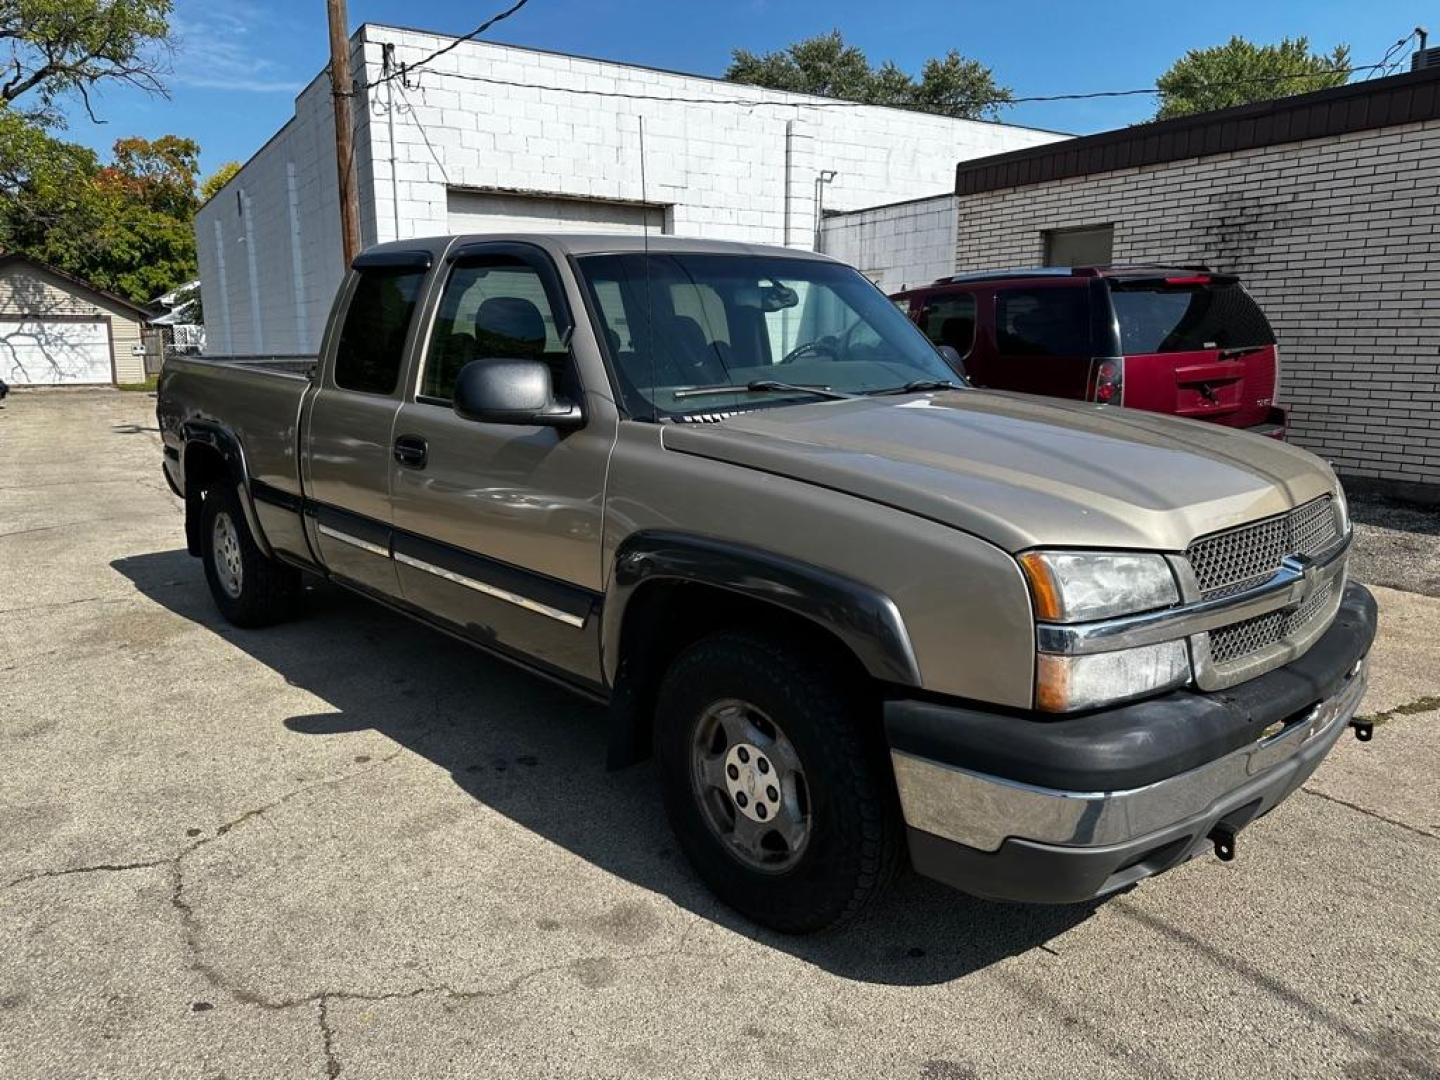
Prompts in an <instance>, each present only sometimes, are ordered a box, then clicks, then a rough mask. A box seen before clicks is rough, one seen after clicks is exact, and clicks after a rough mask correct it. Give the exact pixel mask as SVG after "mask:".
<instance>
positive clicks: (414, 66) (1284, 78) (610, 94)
mask: <svg viewBox="0 0 1440 1080" xmlns="http://www.w3.org/2000/svg"><path fill="white" fill-rule="evenodd" d="M529 2H530V0H516V2H515V3H513V4H511V5H510V7H508V8H506V9H505V10H504V11H501V12H499V13H498V14H496V15H492V16H491V17H490V18H488V19H486V20H485V21H484V22H482V23H481V24H480V25H479V26H477V27H475V29H474V30H471V31H470V32H469V33H468V34H465V35H463V36H461V37H458V38H456V39H455V40H454V41H451V42H449V43H447V44H446V45H444V46H442V47H441V48H439V49H436V50H435V51H434V52H432V53H429V54H428V55H426V56H424V57H422V58H421V59H419V60H417V61H415V62H414V63H411V64H400V65H399V66H398V67H396V68H395V69H394V70H391V71H387V72H385V73H384V74H382V75H381V76H380V77H379V78H378V79H375V80H373V81H372V82H367V83H362V84H358V85H357V86H356V87H355V92H356V93H358V92H359V91H361V90H369V89H372V88H374V87H376V86H380V85H382V84H384V83H388V82H390V81H391V80H393V79H402V80H404V79H407V77H408V76H409V75H410V74H411V73H416V72H420V71H427V70H428V71H431V72H432V73H433V74H435V75H438V76H441V77H443V78H447V79H461V80H463V81H466V82H478V83H486V84H488V85H491V86H506V87H512V88H516V89H526V90H551V91H554V92H556V93H563V94H575V95H578V96H581V97H605V98H617V99H622V100H628V101H660V102H668V103H671V104H679V105H743V106H751V107H753V106H780V107H793V108H818V109H825V108H830V109H837V108H838V109H853V108H865V107H872V106H875V105H881V106H885V107H889V108H896V109H906V110H910V111H913V112H926V111H928V110H926V109H925V108H924V107H922V106H919V105H908V104H903V103H896V104H890V105H888V106H886V103H883V102H865V101H842V100H840V99H838V98H837V99H834V100H830V101H792V100H783V99H774V100H765V99H763V98H715V97H705V98H700V97H693V98H692V97H673V96H669V95H661V94H637V93H628V92H625V91H621V90H590V89H583V88H580V87H573V86H555V85H552V84H548V83H529V82H521V81H519V80H515V79H497V78H493V77H490V76H485V75H472V74H467V73H465V72H459V71H435V70H434V69H431V68H429V65H430V64H431V63H433V62H434V61H435V60H437V59H439V58H440V57H442V56H444V55H446V54H447V53H449V52H451V51H453V50H454V49H457V48H459V47H460V45H462V44H463V43H465V42H467V41H474V40H475V39H476V38H478V37H479V36H480V35H481V34H483V33H485V31H486V30H489V29H490V28H491V27H492V26H494V25H495V24H496V23H498V22H502V21H503V20H505V19H508V18H510V17H511V16H512V15H514V14H515V13H516V12H518V11H519V10H520V9H521V8H523V7H524V6H525V5H526V4H528V3H529ZM1417 33H1419V29H1418V28H1417V29H1415V30H1412V31H1410V33H1409V34H1407V35H1406V36H1405V37H1403V38H1401V39H1400V40H1399V41H1397V42H1396V43H1395V44H1394V45H1392V46H1391V47H1390V48H1389V49H1388V50H1387V51H1386V53H1385V55H1384V56H1383V57H1381V58H1380V62H1379V63H1376V64H1361V65H1358V66H1355V67H1348V68H1331V69H1330V70H1328V71H1305V72H1295V73H1294V74H1289V75H1256V76H1254V77H1252V78H1248V79H1232V80H1228V81H1225V82H1218V83H1200V84H1198V85H1197V86H1195V87H1193V89H1195V90H1223V89H1229V88H1232V87H1238V86H1253V85H1256V84H1260V83H1277V82H1281V83H1283V82H1290V81H1292V80H1296V79H1329V78H1333V77H1334V76H1336V75H1344V76H1346V77H1347V78H1348V77H1349V76H1351V75H1355V74H1358V73H1360V72H1362V71H1363V72H1368V73H1369V74H1368V75H1367V76H1366V78H1370V77H1372V76H1373V75H1374V73H1375V72H1376V71H1382V70H1383V69H1385V66H1386V64H1387V63H1388V62H1389V61H1390V58H1391V57H1392V56H1393V55H1394V54H1395V52H1396V50H1398V49H1401V48H1404V46H1405V44H1406V43H1407V42H1408V41H1410V40H1411V39H1412V38H1413V37H1414V36H1415V35H1416V34H1417ZM1398 64H1399V61H1396V62H1395V64H1392V65H1391V67H1392V68H1393V67H1395V66H1398ZM1385 74H1388V71H1386V72H1385ZM407 85H408V83H407ZM737 85H747V84H737ZM1164 92H1165V91H1163V90H1161V89H1160V87H1158V86H1147V87H1140V88H1136V89H1133V90H1092V91H1085V92H1079V93H1069V94H1028V95H1025V96H1023V97H1011V96H1008V95H1007V96H1006V97H1003V98H1002V97H996V98H988V99H984V100H980V101H972V102H969V103H968V104H969V105H971V106H973V107H974V108H987V107H989V106H993V105H1024V104H1031V103H1036V102H1053V101H1092V100H1096V99H1101V98H1121V97H1142V96H1146V95H1150V94H1163V93H1164Z"/></svg>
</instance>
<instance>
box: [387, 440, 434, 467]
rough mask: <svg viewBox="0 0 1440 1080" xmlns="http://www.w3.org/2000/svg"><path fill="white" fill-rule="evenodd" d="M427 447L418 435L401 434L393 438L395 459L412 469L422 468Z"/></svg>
mask: <svg viewBox="0 0 1440 1080" xmlns="http://www.w3.org/2000/svg"><path fill="white" fill-rule="evenodd" d="M428 453H429V447H428V446H426V444H425V440H424V439H422V438H421V437H420V436H419V435H401V436H400V437H399V438H398V439H396V440H395V460H396V461H398V462H399V463H400V464H401V465H408V466H410V468H412V469H423V468H424V467H425V459H426V456H427V455H428Z"/></svg>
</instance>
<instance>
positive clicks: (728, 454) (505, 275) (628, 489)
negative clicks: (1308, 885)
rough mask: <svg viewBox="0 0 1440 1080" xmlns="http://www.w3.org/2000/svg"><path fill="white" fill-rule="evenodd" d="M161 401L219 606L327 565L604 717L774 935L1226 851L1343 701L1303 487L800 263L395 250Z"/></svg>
mask: <svg viewBox="0 0 1440 1080" xmlns="http://www.w3.org/2000/svg"><path fill="white" fill-rule="evenodd" d="M158 415H159V421H160V427H161V430H162V432H163V434H164V469H165V475H166V477H167V478H168V480H169V482H170V483H171V485H172V486H173V487H174V489H175V491H176V492H177V493H178V494H180V495H181V496H182V497H183V498H184V500H185V508H186V515H185V531H186V537H187V540H188V544H189V549H190V551H191V552H192V553H193V554H194V555H196V556H199V557H200V558H201V560H202V564H203V566H204V571H205V574H206V577H207V578H208V580H209V584H210V588H211V591H212V592H213V594H214V597H215V602H216V603H217V604H218V606H219V608H220V610H221V611H222V612H223V613H224V615H225V616H226V617H227V618H228V619H230V620H231V621H232V622H234V623H236V624H238V625H241V626H261V625H264V624H267V623H272V622H274V621H276V620H279V619H283V618H287V617H290V616H292V615H294V614H295V613H296V609H297V603H298V599H299V596H300V582H301V578H302V575H303V574H307V573H308V574H314V575H320V576H323V577H325V578H328V579H329V580H331V581H334V582H336V583H337V584H339V585H342V586H344V587H346V588H350V589H354V590H356V591H358V592H361V593H363V594H365V595H366V596H369V597H372V598H374V599H375V600H376V601H378V602H380V603H383V604H386V605H389V606H390V607H392V608H394V609H396V610H398V611H401V612H404V613H405V614H407V615H410V616H412V617H414V618H416V619H419V620H421V621H422V622H425V623H427V624H428V625H430V626H433V627H436V628H438V629H440V630H442V631H445V632H447V633H450V634H453V635H455V636H456V637H459V638H461V639H463V640H465V641H468V642H471V643H473V644H474V645H475V646H477V647H478V648H481V649H484V650H486V651H488V652H490V653H492V654H494V655H496V656H499V657H501V658H503V659H505V660H508V661H511V662H513V663H516V664H520V665H522V666H524V667H526V668H528V669H529V670H531V671H533V672H535V673H537V674H539V675H542V676H544V677H546V678H549V679H553V680H556V681H558V682H560V683H562V684H564V685H565V686H567V687H570V688H571V689H573V690H575V691H577V692H578V693H581V694H584V695H587V696H589V697H591V698H594V699H597V700H600V701H604V702H608V703H609V706H610V709H609V714H608V715H609V721H608V722H609V724H610V725H611V731H610V759H611V760H610V763H611V765H612V766H616V767H618V766H622V765H626V764H629V763H632V762H635V761H637V760H640V759H642V758H645V757H650V756H653V757H654V759H655V761H656V763H657V765H658V771H659V775H660V781H661V784H662V787H663V791H664V796H665V803H666V807H667V810H668V813H669V816H670V820H671V823H672V825H673V827H674V830H675V833H676V835H677V836H678V838H679V841H680V844H681V846H682V848H683V849H684V851H685V853H686V854H687V856H688V857H689V858H690V860H691V862H692V863H693V865H694V867H695V870H696V872H697V873H698V874H699V875H700V876H701V877H702V878H703V879H704V880H705V881H706V882H707V883H708V884H709V885H710V886H711V888H713V889H714V891H715V892H716V893H718V894H719V896H720V897H722V898H723V899H724V900H725V901H726V902H727V903H729V904H731V905H732V906H734V907H735V908H737V909H738V910H740V911H741V912H743V913H745V914H746V915H748V916H749V917H751V918H753V919H755V920H756V921H758V922H761V923H764V924H767V925H769V926H771V927H774V928H777V929H779V930H782V931H789V932H803V931H810V930H815V929H819V928H821V927H825V926H829V925H832V924H834V923H836V922H838V921H840V920H842V919H845V918H847V917H849V916H851V915H853V914H855V913H856V912H858V911H860V910H861V909H862V908H864V907H865V905H866V904H868V903H869V902H871V901H873V900H874V899H875V897H876V896H878V895H880V894H881V893H882V892H883V890H884V888H885V886H886V884H887V883H888V882H889V880H890V879H891V877H892V875H893V873H894V872H895V870H896V868H897V867H898V866H899V865H901V864H902V863H903V862H904V861H905V860H906V858H907V857H908V860H909V862H910V863H911V864H912V865H913V866H914V868H915V869H916V870H917V871H919V872H920V873H922V874H927V875H930V876H932V877H935V878H938V879H940V880H942V881H945V882H948V883H950V884H952V885H954V886H956V887H958V888H960V889H963V890H966V891H968V892H971V893H975V894H978V895H980V896H986V897H992V898H996V899H1003V900H1022V901H1036V902H1069V901H1078V900H1085V899H1089V898H1092V897H1096V896H1101V895H1104V894H1106V893H1109V892H1113V891H1115V890H1117V889H1121V888H1124V887H1126V886H1129V885H1132V884H1133V883H1135V882H1137V881H1139V880H1140V879H1142V878H1145V877H1147V876H1149V875H1153V874H1156V873H1159V872H1161V871H1163V870H1166V869H1169V868H1171V867H1173V866H1176V865H1178V864H1180V863H1182V862H1184V861H1185V860H1187V859H1190V858H1192V857H1194V856H1197V855H1200V854H1202V853H1208V852H1209V851H1211V850H1212V849H1213V850H1214V851H1215V852H1216V853H1217V854H1218V855H1219V856H1220V857H1221V858H1229V857H1231V856H1233V854H1234V850H1235V837H1236V833H1237V832H1238V831H1239V830H1240V829H1241V828H1243V827H1244V826H1245V825H1246V824H1248V823H1249V822H1251V821H1253V820H1254V819H1255V818H1257V817H1259V816H1260V815H1262V814H1265V813H1267V812H1269V811H1270V810H1271V809H1273V808H1274V807H1275V806H1276V805H1277V804H1278V803H1279V802H1280V801H1281V800H1283V799H1284V798H1285V797H1286V796H1287V795H1288V794H1289V793H1290V792H1291V791H1293V790H1295V788H1296V787H1297V786H1298V785H1299V784H1300V783H1302V782H1303V781H1304V780H1305V778H1306V777H1307V776H1308V775H1309V774H1310V773H1311V771H1313V770H1314V769H1315V768H1316V766H1317V765H1318V764H1319V763H1320V760H1321V759H1322V758H1323V757H1324V756H1325V754H1326V753H1327V752H1328V751H1329V749H1330V747H1331V746H1332V745H1333V744H1334V742H1335V740H1336V739H1337V738H1338V737H1339V736H1340V734H1341V733H1342V732H1343V731H1344V730H1345V729H1346V727H1347V725H1348V724H1351V723H1352V717H1353V715H1354V713H1355V710H1356V707H1357V704H1358V702H1359V699H1360V697H1361V694H1362V693H1363V691H1364V687H1365V674H1366V673H1365V658H1366V654H1367V652H1368V650H1369V648H1370V644H1371V641H1372V639H1373V638H1374V634H1375V605H1374V601H1373V600H1372V598H1371V597H1370V595H1369V594H1368V593H1367V592H1366V591H1365V589H1363V588H1362V587H1361V586H1359V585H1357V584H1353V583H1348V582H1347V580H1346V572H1345V565H1346V552H1347V549H1348V546H1349V544H1350V538H1351V527H1350V522H1349V519H1348V515H1347V511H1346V505H1345V496H1344V493H1343V491H1342V490H1341V487H1340V485H1339V483H1338V482H1337V481H1336V479H1335V476H1334V474H1333V473H1332V472H1331V470H1330V469H1329V468H1328V467H1327V466H1326V465H1325V464H1324V463H1323V462H1321V461H1320V460H1318V459H1317V458H1315V457H1313V456H1312V455H1310V454H1308V453H1306V452H1304V451H1303V450H1299V449H1297V448H1295V447H1293V446H1288V445H1286V444H1284V443H1281V442H1277V441H1275V440H1273V439H1266V438H1261V437H1258V436H1253V435H1248V434H1245V433H1243V432H1236V431H1227V430H1224V429H1221V428H1217V427H1215V426H1212V425H1205V424H1200V423H1197V422H1192V421H1186V420H1180V419H1176V418H1172V417H1166V416H1159V415H1153V414H1146V413H1140V412H1134V411H1120V410H1116V409H1114V408H1111V407H1108V406H1105V405H1100V404H1093V403H1080V402H1061V401H1054V400H1046V399H1041V398H1035V397H1025V396H1019V395H1014V394H1007V393H997V392H989V391H981V390H975V389H972V388H970V387H969V386H968V385H966V383H965V380H964V375H963V369H962V366H961V364H960V360H959V357H958V356H956V355H954V354H953V353H952V352H948V351H947V350H945V349H944V348H940V349H937V348H936V347H935V346H934V345H932V344H931V343H930V342H929V341H928V340H927V339H926V338H925V337H924V335H923V334H921V333H920V331H919V330H917V329H916V328H915V327H914V326H913V325H912V324H911V323H910V322H908V321H907V320H906V318H905V317H904V316H903V315H902V314H901V313H900V312H899V311H897V310H896V309H895V307H894V306H893V305H891V304H890V302H889V301H888V300H886V298H885V297H884V296H883V295H882V294H881V293H880V292H879V291H878V290H876V289H875V288H874V287H873V286H872V285H871V284H870V283H869V282H868V281H866V280H865V279H864V278H863V277H861V276H860V275H859V274H858V273H856V272H855V271H854V270H852V269H850V268H849V267H846V266H844V265H841V264H839V263H837V262H834V261H832V260H830V259H826V258H824V257H823V256H819V255H812V254H809V253H806V252H799V251H791V250H786V249H778V248H762V247H753V246H746V245H739V244H723V243H710V242H704V241H697V240H678V239H674V238H671V237H660V238H650V239H648V240H647V239H644V238H641V237H622V236H594V237H584V236H561V235H535V236H530V235H504V236H485V237H482V236H461V237H440V238H435V239H428V240H411V241H404V242H400V243H395V244H387V245H383V246H380V247H377V248H374V249H371V250H369V251H367V252H365V253H364V254H362V255H361V256H360V257H359V258H357V259H356V260H355V263H354V265H353V267H352V269H351V270H350V271H349V273H348V274H347V276H346V278H345V281H344V284H343V286H342V288H341V289H340V293H339V296H338V297H337V299H336V301H335V305H334V310H333V312H332V314H331V316H330V320H329V324H328V326H327V328H326V332H325V336H324V341H323V344H322V346H321V350H320V353H319V355H318V356H315V357H306V358H298V359H297V358H291V359H280V360H276V359H266V358H238V357H237V358H223V357H222V358H215V359H171V360H169V361H168V362H167V363H166V365H165V369H164V372H163V374H162V376H161V379H160V388H159V405H158ZM1357 723H1358V722H1357ZM1356 730H1357V734H1361V735H1362V736H1363V735H1365V734H1368V732H1367V731H1366V729H1365V728H1364V726H1363V725H1360V726H1358V727H1357V729H1356Z"/></svg>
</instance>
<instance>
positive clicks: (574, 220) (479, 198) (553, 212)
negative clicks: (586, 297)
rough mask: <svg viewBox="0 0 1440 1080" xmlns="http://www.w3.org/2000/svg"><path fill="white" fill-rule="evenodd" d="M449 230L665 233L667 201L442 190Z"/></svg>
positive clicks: (459, 231)
mask: <svg viewBox="0 0 1440 1080" xmlns="http://www.w3.org/2000/svg"><path fill="white" fill-rule="evenodd" d="M445 204H446V205H445V208H446V213H447V219H448V223H449V226H450V231H451V232H456V233H486V232H555V231H559V232H603V233H611V232H614V233H638V232H641V231H642V230H643V229H644V228H645V227H646V226H647V225H648V226H649V228H650V231H651V232H655V233H663V232H667V231H668V230H667V229H666V228H665V207H663V206H656V205H653V204H650V205H647V204H645V203H637V202H621V201H618V200H611V199H571V198H566V197H564V196H556V195H529V194H512V193H509V192H493V191H455V190H451V191H448V192H446V200H445Z"/></svg>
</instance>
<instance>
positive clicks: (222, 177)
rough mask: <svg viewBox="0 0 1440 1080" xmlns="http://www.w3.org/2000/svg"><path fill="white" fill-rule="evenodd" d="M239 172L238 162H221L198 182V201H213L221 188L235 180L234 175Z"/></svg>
mask: <svg viewBox="0 0 1440 1080" xmlns="http://www.w3.org/2000/svg"><path fill="white" fill-rule="evenodd" d="M239 171H240V162H238V161H222V162H221V163H220V164H219V165H218V166H217V167H216V169H215V171H214V172H212V173H211V174H210V175H209V176H207V177H206V178H205V179H204V180H202V181H200V201H201V202H202V203H207V202H209V201H210V200H211V199H213V198H214V197H215V196H216V195H217V194H218V193H219V191H220V189H221V188H222V187H224V186H225V185H226V184H228V183H229V182H230V181H231V180H233V179H235V174H236V173H238V172H239Z"/></svg>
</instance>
